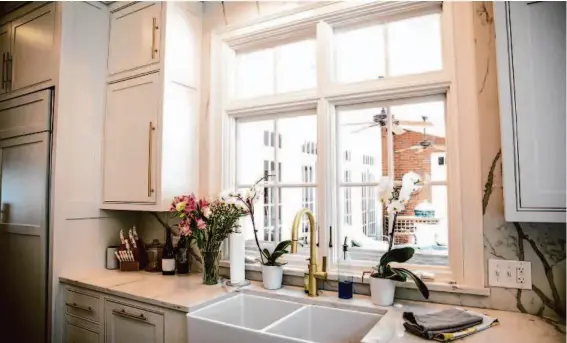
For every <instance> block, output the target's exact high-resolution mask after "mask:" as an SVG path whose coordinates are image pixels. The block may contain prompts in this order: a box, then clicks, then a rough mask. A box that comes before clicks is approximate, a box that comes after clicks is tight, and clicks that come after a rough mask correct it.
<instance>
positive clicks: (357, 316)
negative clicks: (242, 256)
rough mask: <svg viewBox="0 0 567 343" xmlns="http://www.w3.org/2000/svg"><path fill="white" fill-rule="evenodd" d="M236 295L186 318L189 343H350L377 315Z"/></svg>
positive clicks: (364, 331) (360, 335) (363, 331)
mask: <svg viewBox="0 0 567 343" xmlns="http://www.w3.org/2000/svg"><path fill="white" fill-rule="evenodd" d="M297 300H298V301H297V302H296V301H284V300H276V299H271V298H266V297H262V296H254V295H248V294H239V295H236V296H234V297H231V298H229V299H226V300H221V301H219V302H216V303H214V304H212V305H209V306H207V307H205V308H202V309H200V310H198V311H196V312H191V313H189V314H188V315H187V329H188V337H189V343H224V342H246V343H264V342H269V343H294V342H295V343H299V342H301V343H309V342H312V343H343V342H344V343H351V342H360V341H361V340H362V338H363V337H364V336H365V335H366V334H367V333H368V332H369V331H370V329H372V327H374V325H375V324H376V323H378V321H379V320H380V318H381V316H380V315H378V314H373V313H367V312H358V311H352V310H343V309H336V308H331V307H326V306H318V305H310V304H306V303H303V302H302V299H297Z"/></svg>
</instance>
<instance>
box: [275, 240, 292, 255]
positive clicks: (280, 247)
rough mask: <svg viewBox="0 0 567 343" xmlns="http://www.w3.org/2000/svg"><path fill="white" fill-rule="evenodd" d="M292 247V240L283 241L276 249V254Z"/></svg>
mask: <svg viewBox="0 0 567 343" xmlns="http://www.w3.org/2000/svg"><path fill="white" fill-rule="evenodd" d="M290 245H291V241H290V240H287V241H282V242H280V244H278V245H277V246H276V248H275V249H274V252H276V251H279V250H285V249H287V248H288V247H289V246H290Z"/></svg>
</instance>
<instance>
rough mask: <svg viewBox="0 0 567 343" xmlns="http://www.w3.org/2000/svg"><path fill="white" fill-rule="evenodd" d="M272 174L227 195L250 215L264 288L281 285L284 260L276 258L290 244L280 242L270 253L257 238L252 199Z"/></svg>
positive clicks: (259, 192)
mask: <svg viewBox="0 0 567 343" xmlns="http://www.w3.org/2000/svg"><path fill="white" fill-rule="evenodd" d="M271 176H272V175H266V176H264V177H262V178H261V179H260V180H258V181H257V182H256V183H255V184H254V185H253V186H252V187H251V188H250V189H245V190H243V191H242V192H237V193H229V194H228V197H231V198H233V199H235V200H236V201H237V202H239V203H240V204H242V205H244V207H245V208H246V213H247V214H248V215H250V220H251V221H252V229H253V230H254V240H255V242H256V246H257V247H258V251H259V252H260V262H261V263H262V280H263V283H264V288H266V289H279V288H281V287H282V279H283V268H282V266H283V265H284V264H285V262H279V261H278V259H279V258H280V257H282V256H283V255H284V254H287V253H288V252H289V251H288V250H287V248H288V247H289V246H290V245H291V241H290V240H287V241H282V242H280V243H279V244H278V245H277V246H276V247H275V249H274V250H273V251H272V252H271V253H270V251H269V250H268V249H267V248H262V247H261V246H260V241H259V239H258V230H257V229H256V222H255V220H254V201H255V200H256V199H258V198H259V197H260V194H262V192H263V187H261V183H263V182H265V181H267V180H268V178H269V177H271Z"/></svg>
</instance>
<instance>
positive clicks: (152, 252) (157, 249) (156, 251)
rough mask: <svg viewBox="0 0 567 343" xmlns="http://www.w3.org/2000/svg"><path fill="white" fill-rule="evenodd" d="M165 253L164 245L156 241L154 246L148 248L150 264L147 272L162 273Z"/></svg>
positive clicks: (153, 243)
mask: <svg viewBox="0 0 567 343" xmlns="http://www.w3.org/2000/svg"><path fill="white" fill-rule="evenodd" d="M162 253H163V245H162V244H161V243H160V242H159V240H157V239H154V240H153V242H152V244H149V245H148V246H147V247H146V254H147V255H148V264H147V265H146V271H148V272H156V273H157V272H161V255H162Z"/></svg>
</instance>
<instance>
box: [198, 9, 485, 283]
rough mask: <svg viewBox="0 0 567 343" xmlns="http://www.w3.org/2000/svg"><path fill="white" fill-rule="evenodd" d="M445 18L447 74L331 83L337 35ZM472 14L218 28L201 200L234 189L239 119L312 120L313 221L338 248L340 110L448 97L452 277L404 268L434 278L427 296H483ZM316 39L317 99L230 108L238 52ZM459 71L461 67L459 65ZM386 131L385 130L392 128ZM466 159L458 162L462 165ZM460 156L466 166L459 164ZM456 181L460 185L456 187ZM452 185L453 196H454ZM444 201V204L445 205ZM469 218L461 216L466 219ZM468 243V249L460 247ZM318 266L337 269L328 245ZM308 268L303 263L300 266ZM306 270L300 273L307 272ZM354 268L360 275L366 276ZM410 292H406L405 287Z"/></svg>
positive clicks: (304, 95)
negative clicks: (296, 116) (333, 230)
mask: <svg viewBox="0 0 567 343" xmlns="http://www.w3.org/2000/svg"><path fill="white" fill-rule="evenodd" d="M439 8H440V9H441V27H442V49H443V51H442V56H443V69H442V70H441V71H435V72H428V73H422V74H416V75H409V76H398V77H391V78H386V79H380V80H368V81H362V82H355V83H344V84H342V83H337V82H335V81H334V77H333V73H334V64H333V53H332V52H333V28H336V27H340V26H344V25H349V24H352V23H355V22H358V21H361V20H363V19H364V20H366V19H368V20H370V19H376V18H398V17H400V16H404V15H408V14H411V15H415V14H416V13H417V14H421V13H423V14H426V13H428V12H430V11H433V10H436V9H439ZM473 14H474V11H473V7H472V4H470V3H450V2H445V3H441V2H426V3H421V2H420V3H413V2H397V3H388V2H379V1H372V2H364V3H359V2H341V3H330V4H329V3H326V4H318V5H313V4H310V5H304V6H301V7H300V8H297V9H294V10H292V11H286V12H282V13H279V14H276V15H271V16H269V17H266V18H261V19H259V20H256V21H253V22H250V23H248V24H246V25H240V26H237V27H229V28H224V29H222V30H218V31H214V32H213V33H212V34H211V66H210V67H211V70H210V73H211V79H210V84H209V87H210V88H209V92H210V99H209V100H210V101H209V102H208V104H210V106H208V107H207V108H208V111H209V113H208V114H205V115H206V116H207V125H208V131H207V132H208V134H209V137H208V141H207V143H208V147H209V149H210V151H211V156H210V157H209V159H208V165H207V168H208V173H207V174H208V176H207V184H206V191H207V193H208V194H211V195H212V194H218V193H219V192H220V191H222V190H223V189H229V188H231V187H233V186H234V185H235V180H234V177H235V175H234V174H235V173H232V172H231V171H232V170H234V167H235V160H234V159H235V147H234V144H232V143H231V142H234V141H235V120H236V118H242V117H249V118H253V117H257V116H270V115H274V114H280V113H286V114H293V113H296V112H303V111H306V110H315V111H316V112H317V126H318V137H317V142H318V144H317V152H318V160H317V175H316V180H317V190H316V194H317V196H316V198H317V205H316V208H317V212H318V216H317V217H318V218H317V220H318V224H319V227H320V228H321V229H322V230H320V234H319V239H320V241H322V242H329V241H331V242H332V243H333V246H334V247H337V246H339V245H340V244H339V242H337V237H336V236H337V235H332V237H330V236H329V235H330V232H329V230H328V229H323V228H329V227H330V226H331V227H336V226H335V225H333V224H334V223H338V220H339V219H338V213H340V212H339V211H337V210H338V207H340V204H338V199H337V198H338V196H337V195H338V193H337V191H338V189H337V186H336V180H337V176H338V175H337V171H336V166H337V162H338V161H337V159H340V158H342V157H343V155H341V154H339V153H338V152H337V151H336V149H335V147H333V146H332V143H333V142H335V138H336V137H334V135H335V131H334V126H335V125H336V122H335V120H336V119H335V118H336V113H335V112H336V107H337V106H343V105H356V104H361V103H366V102H377V101H386V100H394V99H404V98H410V97H411V98H413V97H420V96H429V95H445V96H446V108H447V113H450V115H447V120H446V130H447V141H448V142H449V141H450V142H451V143H450V144H448V145H447V154H448V155H449V156H451V163H450V164H449V165H448V169H447V183H448V184H451V185H452V186H451V187H448V193H449V194H450V199H451V201H450V202H449V207H450V208H449V209H448V212H449V213H450V215H449V226H450V232H449V259H450V264H449V267H447V268H445V267H435V266H423V265H408V267H409V268H412V269H419V270H428V271H429V270H431V271H434V272H435V273H436V279H435V281H434V282H431V283H430V284H431V285H435V287H433V289H439V290H446V291H451V292H463V293H474V294H486V293H487V289H486V288H485V283H484V277H485V273H484V259H483V258H484V255H483V254H484V251H483V242H482V207H481V204H482V185H481V173H480V137H479V132H480V131H479V123H478V113H477V108H478V105H477V91H476V65H475V50H474V49H475V47H474V34H473V23H472V18H473ZM313 32H315V35H316V45H317V49H316V54H317V83H316V89H314V90H306V91H299V92H290V93H284V94H276V95H272V96H265V97H258V98H249V99H239V100H230V99H231V92H232V90H231V89H230V85H231V84H232V83H231V81H232V76H231V75H232V74H231V71H232V70H233V68H234V56H235V52H234V51H235V50H237V49H240V48H243V47H249V46H250V45H252V44H258V45H261V44H266V43H267V42H269V41H272V42H273V41H277V40H278V37H281V39H282V40H284V39H286V37H289V36H291V35H294V36H298V35H301V34H304V35H312V34H313ZM457 59H458V61H459V63H458V64H457V63H456V61H457ZM387 125H388V127H389V128H390V129H391V125H392V123H391V120H390V119H389V120H388V124H387ZM460 156H463V157H460ZM464 156H466V158H464ZM461 180H466V182H462V181H461ZM453 185H456V186H453ZM449 194H448V196H449ZM463 208H466V209H467V210H466V211H463V210H462V209H463ZM464 242H467V244H466V245H465V244H464ZM318 256H319V259H320V258H321V256H328V259H329V261H330V268H329V269H330V270H333V267H334V266H335V265H336V261H337V257H338V249H335V248H333V249H329V247H328V245H327V244H321V245H320V246H319V247H318ZM303 264H304V262H303ZM303 267H304V266H303ZM367 268H368V265H360V266H358V267H357V268H356V270H355V271H356V272H359V271H361V270H363V269H367ZM408 287H412V286H408Z"/></svg>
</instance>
